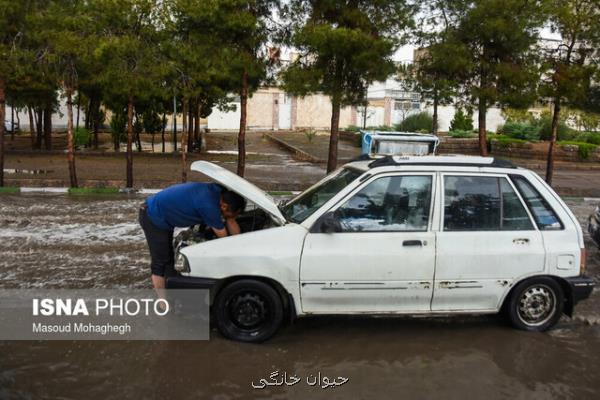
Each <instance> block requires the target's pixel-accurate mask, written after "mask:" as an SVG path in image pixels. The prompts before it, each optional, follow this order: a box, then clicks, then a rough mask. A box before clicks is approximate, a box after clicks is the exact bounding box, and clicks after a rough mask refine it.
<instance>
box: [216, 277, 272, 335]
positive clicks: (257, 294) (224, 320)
mask: <svg viewBox="0 0 600 400" xmlns="http://www.w3.org/2000/svg"><path fill="white" fill-rule="evenodd" d="M213 311H214V314H215V317H216V318H215V319H216V323H217V327H218V328H219V331H220V332H221V334H222V335H223V336H225V337H226V338H228V339H232V340H238V341H242V342H263V341H265V340H267V339H269V338H270V337H271V336H273V335H274V334H275V332H276V331H277V329H279V327H280V326H281V322H282V321H283V305H282V302H281V298H280V296H279V294H278V293H277V291H276V290H275V289H273V287H271V286H270V285H268V284H266V283H264V282H261V281H256V280H252V279H242V280H239V281H235V282H233V283H231V284H229V285H227V286H226V287H225V288H223V290H221V291H220V292H219V294H218V295H217V298H216V299H215V302H214V304H213Z"/></svg>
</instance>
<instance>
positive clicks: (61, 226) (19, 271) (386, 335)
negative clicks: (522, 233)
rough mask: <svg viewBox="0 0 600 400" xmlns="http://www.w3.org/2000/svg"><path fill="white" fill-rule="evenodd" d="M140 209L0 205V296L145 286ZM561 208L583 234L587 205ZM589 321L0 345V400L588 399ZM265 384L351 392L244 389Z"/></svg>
mask: <svg viewBox="0 0 600 400" xmlns="http://www.w3.org/2000/svg"><path fill="white" fill-rule="evenodd" d="M141 201H142V197H140V196H114V195H111V196H106V197H87V196H86V197H75V196H62V195H59V196H56V195H0V255H1V257H0V288H37V287H44V288H92V287H93V288H114V287H136V288H147V287H149V275H148V274H149V271H148V267H147V263H148V256H147V251H146V247H145V246H146V245H145V242H144V239H143V234H142V231H141V230H140V229H139V227H138V225H137V205H138V204H139V203H140V202H141ZM568 203H569V206H570V207H571V208H572V209H573V211H574V212H575V213H576V214H577V216H578V217H579V219H580V222H581V223H582V224H583V223H586V220H587V216H588V214H589V213H590V212H591V211H592V209H593V207H594V206H595V203H593V202H585V201H582V200H570V201H569V202H568ZM584 231H585V229H584ZM586 240H588V241H587V248H588V271H589V275H591V276H593V277H594V278H595V280H596V281H597V282H598V281H599V280H600V253H599V251H598V249H597V248H595V247H594V245H593V244H592V243H591V242H589V238H588V237H587V235H586ZM599 322H600V293H599V291H598V290H596V291H595V292H594V293H593V294H592V297H591V298H590V299H588V300H587V301H585V302H583V303H581V304H580V305H579V306H578V307H577V308H576V315H575V318H574V319H569V318H566V317H565V318H563V319H562V320H561V322H560V323H559V325H558V326H557V327H556V328H555V329H553V330H552V331H550V332H548V333H545V334H532V333H525V332H521V331H517V330H513V329H512V328H510V327H509V326H508V325H507V324H506V323H505V322H504V321H502V320H501V319H500V318H497V317H460V318H452V319H450V318H404V317H402V318H358V317H311V318H305V319H301V320H299V321H297V322H296V323H295V324H293V325H291V326H288V327H285V328H284V329H282V330H281V331H280V332H279V333H278V334H277V335H276V336H275V337H274V338H273V339H272V340H270V341H269V342H267V343H264V344H261V345H248V344H240V343H236V342H231V341H227V340H224V339H223V338H221V336H220V335H219V334H218V333H217V332H216V331H212V332H211V340H210V341H205V342H126V341H113V342H85V341H80V342H0V399H2V400H4V399H30V398H31V399H38V398H41V399H46V398H47V399H55V398H57V399H83V398H85V399H124V398H127V399H129V398H135V399H145V398H149V399H175V398H177V399H180V398H181V399H205V398H215V399H246V398H275V399H284V398H293V399H305V398H308V399H337V398H339V399H380V398H392V397H395V398H409V399H430V398H449V399H463V398H483V397H485V398H486V399H501V398H516V399H569V398H578V399H594V398H596V399H597V398H600V357H599V356H600V323H599ZM274 371H279V372H280V373H281V374H283V373H284V372H287V374H288V375H289V374H295V375H297V376H299V377H302V378H304V377H307V376H309V375H316V374H318V373H321V374H323V375H327V376H330V377H338V376H340V377H346V378H348V382H347V383H345V384H344V385H343V386H339V387H329V388H325V389H323V388H320V387H313V386H308V385H306V384H304V385H300V384H298V385H295V386H293V387H286V386H281V387H271V388H265V389H260V390H258V389H252V382H258V381H259V380H260V379H261V378H269V375H270V374H271V373H272V372H274Z"/></svg>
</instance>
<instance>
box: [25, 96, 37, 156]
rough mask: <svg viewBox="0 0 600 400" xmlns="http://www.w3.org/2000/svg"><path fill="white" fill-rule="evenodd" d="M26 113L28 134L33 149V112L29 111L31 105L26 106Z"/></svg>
mask: <svg viewBox="0 0 600 400" xmlns="http://www.w3.org/2000/svg"><path fill="white" fill-rule="evenodd" d="M27 113H28V114H29V136H31V149H35V148H36V140H35V125H34V123H33V112H32V111H31V106H27Z"/></svg>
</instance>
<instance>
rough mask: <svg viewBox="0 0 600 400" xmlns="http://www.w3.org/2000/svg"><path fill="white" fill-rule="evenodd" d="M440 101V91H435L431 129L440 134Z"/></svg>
mask: <svg viewBox="0 0 600 400" xmlns="http://www.w3.org/2000/svg"><path fill="white" fill-rule="evenodd" d="M438 103H439V100H438V93H437V91H435V92H434V94H433V116H432V119H433V125H432V127H431V131H432V133H433V134H434V135H437V134H438Z"/></svg>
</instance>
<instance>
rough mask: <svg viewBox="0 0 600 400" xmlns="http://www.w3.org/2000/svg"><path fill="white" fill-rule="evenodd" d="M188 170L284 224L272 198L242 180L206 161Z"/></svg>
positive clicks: (194, 164) (193, 165) (196, 162)
mask: <svg viewBox="0 0 600 400" xmlns="http://www.w3.org/2000/svg"><path fill="white" fill-rule="evenodd" d="M190 169H191V170H192V171H196V172H200V173H201V174H204V175H206V176H208V177H209V178H211V179H212V180H213V181H215V182H217V183H219V184H221V185H223V186H225V187H226V188H227V189H229V190H232V191H234V192H236V193H237V194H239V195H240V196H243V197H245V198H246V199H248V200H250V201H251V202H253V203H254V204H256V205H257V206H258V207H260V208H261V209H263V210H264V211H266V212H267V213H268V214H270V215H271V217H273V219H274V220H275V222H277V223H278V224H279V225H283V224H285V222H286V220H285V217H284V216H283V214H281V211H279V208H277V205H276V204H275V201H274V200H273V198H272V197H271V196H269V195H268V194H266V193H265V192H264V191H263V190H261V189H259V188H258V187H256V186H254V185H253V184H252V183H250V182H248V181H247V180H245V179H244V178H242V177H240V176H237V175H236V174H234V173H233V172H231V171H228V170H226V169H225V168H223V167H219V166H218V165H215V164H213V163H211V162H208V161H194V162H193V163H192V165H191V167H190Z"/></svg>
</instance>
